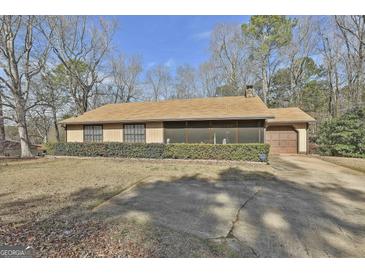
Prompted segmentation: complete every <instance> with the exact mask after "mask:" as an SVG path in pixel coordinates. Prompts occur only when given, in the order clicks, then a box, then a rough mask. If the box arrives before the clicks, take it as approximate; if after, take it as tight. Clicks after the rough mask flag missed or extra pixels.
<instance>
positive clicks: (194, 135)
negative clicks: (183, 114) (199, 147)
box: [186, 121, 212, 144]
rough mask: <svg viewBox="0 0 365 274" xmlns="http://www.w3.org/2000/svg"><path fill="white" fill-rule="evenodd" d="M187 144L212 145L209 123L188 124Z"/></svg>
mask: <svg viewBox="0 0 365 274" xmlns="http://www.w3.org/2000/svg"><path fill="white" fill-rule="evenodd" d="M186 134H187V142H188V143H193V144H194V143H195V144H209V143H212V141H211V137H210V122H209V121H191V122H188V123H187V131H186Z"/></svg>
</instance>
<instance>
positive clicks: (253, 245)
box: [0, 168, 365, 257]
mask: <svg viewBox="0 0 365 274" xmlns="http://www.w3.org/2000/svg"><path fill="white" fill-rule="evenodd" d="M328 188H330V189H328ZM328 188H321V187H319V186H318V185H317V184H308V185H300V184H297V183H295V182H292V181H288V180H283V179H280V178H278V177H275V176H273V175H272V174H271V173H266V172H258V171H243V170H241V169H238V168H227V169H225V170H224V171H222V172H221V173H220V174H219V178H217V179H204V178H200V177H199V174H196V175H194V176H183V177H179V178H174V179H168V180H155V181H154V182H149V183H146V184H144V185H140V186H138V187H137V188H136V189H134V190H133V191H130V192H128V193H125V194H123V195H121V196H116V197H114V198H113V199H111V200H110V201H109V205H108V206H107V207H106V209H107V210H101V211H97V212H94V211H91V210H90V207H92V206H94V205H95V201H97V202H99V201H102V200H105V199H107V198H110V197H111V196H114V195H115V194H116V193H115V192H106V191H105V189H104V188H85V189H82V190H80V191H78V192H76V193H73V194H72V195H71V196H70V199H71V201H72V203H71V205H70V206H68V207H64V208H62V209H60V210H58V211H57V212H54V213H52V214H51V215H49V216H48V217H46V218H45V219H42V220H38V221H35V222H30V223H27V224H25V225H22V226H19V227H12V226H5V225H2V227H3V228H2V229H1V230H2V232H1V235H0V242H1V243H10V242H11V243H13V242H18V243H23V244H24V243H29V244H33V245H34V246H35V247H36V249H38V250H43V251H44V252H41V253H40V254H41V256H77V257H79V256H99V255H100V253H98V254H99V255H96V253H95V252H94V251H93V250H92V249H93V248H95V249H98V250H103V249H105V250H107V249H109V248H110V247H111V246H113V245H117V253H116V254H115V253H108V252H105V253H104V255H103V253H101V254H102V255H101V256H131V257H138V256H142V257H146V256H157V257H160V256H183V257H188V256H199V255H201V254H196V253H194V248H192V247H191V246H189V245H188V244H187V243H186V242H184V240H185V239H184V238H175V241H174V240H170V239H169V237H170V236H171V235H172V234H169V233H174V232H169V231H167V230H166V231H165V232H164V233H160V234H159V235H157V236H156V235H152V234H153V233H154V229H153V228H152V227H149V226H148V225H147V226H145V227H144V228H145V230H143V231H140V232H141V233H142V234H143V233H147V234H148V233H149V236H151V237H156V238H154V239H153V240H152V242H150V243H149V244H150V246H149V249H148V251H146V250H144V249H143V248H144V244H145V243H144V241H145V240H146V238H144V237H142V238H140V239H139V240H138V241H134V239H131V236H130V235H129V236H124V234H123V233H121V232H120V231H118V232H117V234H118V235H119V236H118V237H119V238H114V239H110V237H109V236H110V235H109V236H108V235H107V234H108V233H109V232H108V231H109V230H108V227H109V226H108V225H109V224H110V220H112V219H114V220H130V219H133V220H142V221H147V223H156V224H158V225H162V226H163V227H164V226H165V227H168V228H169V229H172V230H177V231H181V232H182V233H183V234H182V235H187V234H184V233H187V232H189V233H192V234H194V235H195V236H199V237H200V238H205V239H209V238H215V239H219V240H220V241H221V242H227V241H228V242H229V241H234V242H235V243H237V244H236V245H235V246H236V251H237V252H238V254H239V255H240V256H249V257H255V256H258V257H307V256H309V257H327V256H329V257H332V256H333V257H359V256H364V252H363V251H362V253H360V252H361V248H362V250H364V246H357V242H359V240H361V239H362V238H363V237H365V233H364V232H365V226H364V225H363V223H360V224H359V222H357V223H356V222H353V221H354V220H355V221H359V220H360V219H361V218H363V217H364V210H363V208H361V209H360V206H359V208H356V207H347V206H346V203H347V202H349V201H351V202H354V201H355V202H358V203H359V204H360V205H361V203H362V204H363V203H364V202H365V199H364V193H360V192H359V191H358V192H357V193H354V192H353V191H350V190H348V189H346V188H341V187H336V186H329V187H328ZM327 191H335V192H336V193H337V194H339V195H341V196H342V200H332V199H329V198H325V196H324V195H323V193H321V192H324V193H326V192H327ZM40 203H42V204H44V203H46V204H47V203H49V204H52V203H57V200H56V199H55V198H54V197H42V198H41V199H34V200H25V201H21V202H16V203H7V204H1V205H0V206H1V207H2V208H6V212H8V213H9V212H12V211H14V212H16V211H17V210H19V208H26V207H29V206H32V207H37V205H38V204H40ZM239 208H241V210H238V209H239ZM3 213H4V212H3ZM3 213H1V214H3ZM349 216H351V219H349ZM122 223H123V222H122ZM134 228H135V227H130V228H129V229H130V230H129V232H128V233H131V230H133V229H134ZM132 235H133V233H132ZM175 236H176V235H175ZM15 237H16V238H15ZM108 237H109V238H108ZM123 237H129V239H128V241H127V242H123ZM171 237H172V236H171ZM176 237H177V236H176ZM186 237H187V236H186ZM106 238H108V239H106ZM121 238H122V242H121V240H120V239H121ZM132 238H133V237H132ZM176 239H178V240H176ZM190 244H193V243H190ZM360 244H361V243H360ZM46 245H47V246H46ZM128 245H129V246H128ZM131 245H132V246H133V248H134V251H131V252H129V251H128V252H129V253H128V252H127V253H126V250H124V249H126V248H130V246H131ZM151 245H154V246H153V247H151ZM70 246H71V247H72V249H71V250H70V248H71V247H70ZM237 246H239V247H238V248H237ZM55 248H56V249H58V250H63V252H60V253H57V252H56V253H53V252H54V249H55ZM167 249H169V250H170V251H171V250H172V252H171V253H169V252H167V251H166V250H167ZM195 251H196V250H195ZM214 254H215V253H214V252H213V253H208V254H206V255H204V256H214ZM217 255H219V254H217Z"/></svg>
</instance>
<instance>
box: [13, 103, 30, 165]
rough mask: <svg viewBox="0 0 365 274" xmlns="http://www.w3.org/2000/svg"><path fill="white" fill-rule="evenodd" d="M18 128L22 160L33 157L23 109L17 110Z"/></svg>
mask: <svg viewBox="0 0 365 274" xmlns="http://www.w3.org/2000/svg"><path fill="white" fill-rule="evenodd" d="M16 114H17V124H18V125H17V126H18V132H19V138H20V150H21V154H20V156H21V157H22V158H27V157H32V156H33V155H32V152H31V151H30V144H29V137H28V130H27V123H26V118H25V111H24V109H23V108H21V107H18V108H17V112H16Z"/></svg>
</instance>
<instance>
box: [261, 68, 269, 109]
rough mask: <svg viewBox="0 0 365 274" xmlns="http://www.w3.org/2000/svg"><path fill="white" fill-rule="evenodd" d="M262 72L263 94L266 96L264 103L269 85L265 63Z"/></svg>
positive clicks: (265, 101) (265, 99)
mask: <svg viewBox="0 0 365 274" xmlns="http://www.w3.org/2000/svg"><path fill="white" fill-rule="evenodd" d="M261 73H262V95H263V97H264V103H265V104H266V103H267V92H268V87H267V75H266V66H265V65H263V66H262V68H261Z"/></svg>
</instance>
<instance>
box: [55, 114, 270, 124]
mask: <svg viewBox="0 0 365 274" xmlns="http://www.w3.org/2000/svg"><path fill="white" fill-rule="evenodd" d="M273 118H275V116H251V117H229V118H226V117H223V118H222V117H218V118H217V117H207V118H166V119H147V120H146V119H140V120H94V121H81V122H80V121H72V122H63V121H60V122H59V123H58V124H62V125H90V124H114V123H145V122H173V121H174V122H175V121H176V122H177V121H210V120H217V121H218V120H219V121H222V120H258V119H262V120H266V119H273Z"/></svg>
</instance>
